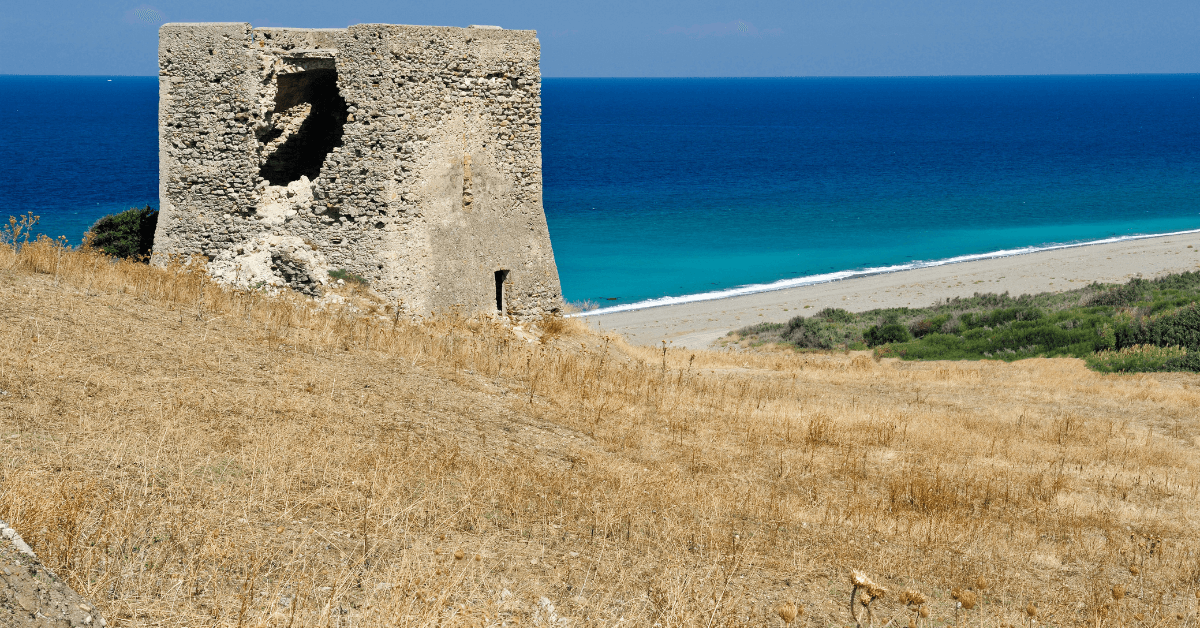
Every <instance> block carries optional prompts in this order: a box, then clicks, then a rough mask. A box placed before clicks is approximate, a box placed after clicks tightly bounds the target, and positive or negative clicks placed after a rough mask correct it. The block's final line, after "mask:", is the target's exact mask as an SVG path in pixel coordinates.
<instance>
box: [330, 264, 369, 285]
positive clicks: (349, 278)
mask: <svg viewBox="0 0 1200 628" xmlns="http://www.w3.org/2000/svg"><path fill="white" fill-rule="evenodd" d="M329 278H330V279H333V280H334V281H337V280H338V279H341V280H342V281H344V282H346V283H356V284H359V285H363V286H365V285H367V279H366V278H365V277H363V276H362V275H355V274H354V273H352V272H350V271H348V270H346V269H345V268H337V269H334V270H331V271H329Z"/></svg>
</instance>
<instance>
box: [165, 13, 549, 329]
mask: <svg viewBox="0 0 1200 628" xmlns="http://www.w3.org/2000/svg"><path fill="white" fill-rule="evenodd" d="M538 57H539V45H538V40H537V37H536V35H535V33H534V32H533V31H513V30H503V29H500V28H498V27H491V26H473V27H470V28H445V27H431V26H397V25H391V24H360V25H357V26H351V27H349V28H345V29H298V28H252V27H251V26H250V24H247V23H204V24H166V25H164V26H163V27H162V28H161V29H160V30H159V52H158V58H159V70H160V74H159V76H160V78H159V198H160V203H161V214H160V218H159V223H158V230H157V232H156V233H155V237H154V252H155V255H156V256H160V255H170V254H181V255H184V256H194V255H198V254H203V255H205V256H207V257H208V258H209V260H210V262H209V272H210V273H211V274H212V275H213V276H214V277H216V278H218V279H220V280H222V281H225V282H228V283H233V284H236V285H240V286H262V285H276V286H283V285H287V286H290V287H292V288H295V289H297V290H300V291H302V292H306V293H309V294H315V293H318V292H319V291H320V290H321V285H323V284H327V283H328V282H329V281H330V278H329V274H328V273H329V272H330V271H338V270H344V271H346V272H348V273H351V274H354V275H357V276H359V277H362V278H365V279H366V280H367V281H368V282H369V283H370V285H371V287H372V288H374V289H375V290H376V291H378V292H379V293H381V294H383V295H385V296H386V297H387V298H389V299H391V300H392V301H394V302H396V303H397V304H399V305H400V306H401V307H402V308H403V310H405V311H408V312H412V313H418V314H424V313H429V312H436V311H441V310H447V309H451V308H455V307H459V308H462V309H464V310H466V311H468V312H477V311H495V310H497V309H499V310H501V311H503V312H506V313H509V314H513V315H515V316H518V317H521V318H528V317H533V316H538V315H540V314H542V313H545V312H550V311H554V310H556V309H557V308H558V307H560V305H561V300H562V297H561V292H560V288H559V283H558V270H557V268H556V267H555V264H554V254H553V251H552V250H551V248H550V236H549V233H548V231H547V229H546V218H545V214H544V213H543V211H542V154H541V93H540V89H541V76H540V72H539V69H538ZM160 259H161V258H160ZM335 274H337V273H335Z"/></svg>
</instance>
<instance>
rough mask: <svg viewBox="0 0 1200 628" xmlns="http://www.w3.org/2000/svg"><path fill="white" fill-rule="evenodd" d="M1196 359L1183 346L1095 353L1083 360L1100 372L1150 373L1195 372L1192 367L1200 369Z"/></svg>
mask: <svg viewBox="0 0 1200 628" xmlns="http://www.w3.org/2000/svg"><path fill="white" fill-rule="evenodd" d="M1189 358H1190V359H1189ZM1197 358H1200V354H1195V353H1192V354H1189V353H1188V351H1187V349H1184V348H1183V347H1156V346H1154V345H1135V346H1131V347H1125V348H1124V349H1118V350H1116V351H1098V352H1096V353H1094V354H1092V355H1091V356H1089V357H1087V358H1085V360H1086V362H1087V365H1088V366H1089V367H1090V368H1092V369H1093V370H1096V371H1100V372H1101V373H1153V372H1157V371H1183V370H1188V371H1190V370H1197V369H1196V368H1194V367H1195V366H1200V360H1198V359H1197ZM1188 367H1192V368H1188Z"/></svg>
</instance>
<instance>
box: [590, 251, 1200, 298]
mask: <svg viewBox="0 0 1200 628" xmlns="http://www.w3.org/2000/svg"><path fill="white" fill-rule="evenodd" d="M1192 233H1200V229H1188V230H1186V231H1172V232H1170V233H1147V234H1136V235H1127V236H1117V237H1113V238H1105V239H1103V240H1089V241H1087V242H1070V243H1067V244H1050V245H1046V246H1027V247H1024V248H1019V249H1006V250H1002V251H992V252H990V253H972V254H970V255H959V256H958V257H951V258H947V259H941V260H934V261H930V262H925V261H916V262H910V263H908V264H899V265H896V266H879V267H875V268H863V269H860V270H840V271H837V272H833V273H825V274H822V275H809V276H807V277H795V278H792V279H781V280H779V281H774V282H771V283H756V284H750V285H745V286H739V287H737V288H729V289H726V290H717V291H715V292H701V293H698V294H685V295H683V296H678V297H661V298H658V299H647V300H645V301H638V302H637V303H627V304H625V305H614V306H612V307H605V308H600V309H596V310H591V311H588V312H576V313H574V314H568V315H567V316H568V317H570V318H575V317H583V316H597V315H600V314H616V313H618V312H632V311H634V310H645V309H648V308H652V307H663V306H665V305H681V304H684V303H696V302H699V301H716V300H718V299H729V298H732V297H740V296H744V295H747V294H758V293H760V292H774V291H776V290H787V289H788V288H799V287H801V286H812V285H816V284H821V283H830V282H834V281H841V280H843V279H853V278H855V277H867V276H870V275H883V274H886V273H896V272H901V271H905V270H916V269H918V268H933V267H935V266H946V265H948V264H961V263H963V262H975V261H979V260H985V259H996V258H1000V257H1012V256H1014V255H1028V254H1030V253H1041V252H1042V251H1058V250H1061V249H1074V248H1079V247H1083V246H1094V245H1097V244H1113V243H1115V242H1129V241H1131V240H1145V239H1148V238H1166V237H1170V236H1178V235H1187V234H1192Z"/></svg>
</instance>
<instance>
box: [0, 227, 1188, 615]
mask: <svg viewBox="0 0 1200 628" xmlns="http://www.w3.org/2000/svg"><path fill="white" fill-rule="evenodd" d="M389 314H390V313H389V312H387V311H383V310H380V309H379V308H378V307H377V305H375V304H370V303H367V302H357V304H355V303H351V304H347V305H344V306H337V307H326V308H324V309H320V308H318V307H316V306H315V305H314V304H313V303H312V302H311V301H305V300H303V299H299V298H294V297H289V296H281V297H266V296H264V295H262V294H257V293H244V292H243V293H239V292H234V291H229V290H225V289H223V288H221V287H219V286H217V285H214V284H212V283H211V282H209V281H208V280H207V279H206V278H205V277H204V276H203V275H202V274H199V273H195V272H190V271H189V270H188V269H186V268H182V267H178V266H176V267H173V268H170V269H158V268H151V267H147V266H144V265H138V264H132V263H126V262H113V261H110V260H108V259H106V258H104V257H102V256H98V255H96V254H93V253H91V252H87V251H74V250H70V249H63V248H61V247H58V246H56V245H54V244H53V243H51V242H47V241H42V242H39V243H31V244H29V245H27V246H25V247H24V248H23V249H22V250H21V251H20V252H19V253H17V252H15V251H14V250H13V249H11V248H0V391H4V392H3V393H0V518H3V519H4V520H6V521H10V522H12V524H13V525H14V526H15V527H17V528H18V529H19V530H20V531H21V533H22V534H23V535H24V537H25V538H26V540H28V541H29V542H30V544H31V545H32V546H33V547H34V549H35V550H36V551H37V552H38V553H39V555H40V556H41V557H42V559H43V560H44V561H45V562H46V563H47V564H48V565H49V566H51V567H52V568H55V569H57V570H58V571H59V572H60V573H61V574H62V575H63V576H65V577H66V578H67V579H68V580H69V582H70V583H71V585H72V586H73V587H75V588H76V589H77V590H78V591H80V592H81V593H84V594H86V595H89V596H91V597H92V598H94V599H95V600H96V602H97V603H98V604H99V605H100V607H101V610H102V611H103V614H104V615H105V616H106V617H107V618H109V620H110V622H112V623H116V624H117V625H121V626H393V625H399V626H432V625H441V626H459V625H461V626H472V625H487V626H492V625H518V624H520V625H551V624H553V625H580V626H583V625H616V624H619V623H621V624H624V625H636V626H641V625H646V626H649V625H654V624H660V625H662V626H693V625H694V626H742V625H755V626H763V625H778V626H782V625H784V624H785V622H786V623H787V624H788V625H812V626H825V625H846V624H848V623H853V620H852V619H851V616H852V613H853V614H854V615H855V616H858V617H860V618H863V621H864V625H866V622H870V623H872V624H873V625H874V626H876V627H879V626H881V625H884V624H885V622H888V621H891V623H892V625H893V626H902V625H904V624H906V623H907V624H908V625H909V626H912V627H913V628H916V627H918V626H920V627H921V628H925V627H936V626H942V625H946V624H948V623H958V624H961V625H963V626H964V627H967V626H971V627H973V626H976V625H978V626H982V627H987V628H1003V627H1007V626H1022V627H1025V628H1031V627H1032V626H1033V625H1034V624H1035V623H1043V624H1052V625H1056V626H1076V625H1083V624H1088V625H1091V626H1095V627H1096V628H1103V626H1106V625H1113V626H1117V625H1121V626H1124V625H1130V626H1181V627H1182V626H1195V625H1196V623H1197V618H1196V605H1197V598H1196V597H1195V592H1196V590H1197V586H1198V584H1200V543H1198V540H1200V539H1198V536H1200V535H1198V534H1197V531H1196V522H1197V521H1198V520H1200V512H1198V509H1197V505H1198V503H1200V494H1198V492H1197V491H1198V486H1197V480H1198V479H1200V458H1198V457H1197V445H1198V441H1197V437H1198V435H1200V429H1198V427H1200V426H1198V425H1197V420H1196V416H1197V408H1198V407H1200V388H1197V384H1200V379H1198V378H1197V377H1196V376H1191V375H1179V374H1170V375H1141V376H1117V375H1099V374H1096V373H1093V372H1090V371H1087V370H1086V369H1085V368H1084V367H1083V364H1082V363H1081V362H1079V361H1075V360H1028V361H1024V362H1017V363H1013V364H1006V363H1002V362H983V363H901V362H895V361H887V360H885V361H882V362H875V361H873V360H871V359H870V358H869V357H867V356H865V355H845V356H843V355H814V354H807V355H793V354H785V353H762V354H747V353H734V352H730V353H715V352H680V351H673V350H668V351H663V350H661V349H659V350H655V349H653V348H640V347H629V346H626V345H625V344H623V343H622V342H621V341H620V340H619V339H615V338H611V337H601V336H597V335H594V334H592V333H590V332H588V331H586V330H585V329H584V328H583V327H582V326H580V325H579V324H577V323H574V322H571V321H561V320H557V321H542V322H541V323H539V324H538V325H537V328H538V329H540V330H542V331H545V332H549V333H547V334H546V336H545V338H544V340H545V343H544V344H543V343H530V342H526V341H525V340H522V339H520V338H519V337H517V336H515V335H514V334H513V332H512V331H511V330H510V329H509V328H507V327H506V326H504V325H503V324H500V323H497V322H495V321H490V320H487V319H476V320H466V319H461V318H454V317H444V318H439V319H436V320H431V321H424V322H421V321H417V322H412V321H408V320H404V319H400V318H396V317H394V316H389ZM855 571H861V574H859V575H858V576H853V575H852V573H853V572H855ZM859 576H861V578H862V579H863V580H862V581H861V582H856V581H854V580H852V578H858V577H859ZM876 583H878V584H876ZM1114 587H1119V591H1120V595H1119V597H1118V595H1117V591H1118V589H1117V588H1114ZM884 589H889V590H890V591H892V593H886V594H884ZM901 591H903V593H899V592H901ZM952 593H957V597H958V599H959V600H964V599H969V600H971V604H970V605H969V606H970V608H967V606H968V605H966V604H964V605H963V607H962V608H958V607H957V606H958V603H957V602H956V601H955V600H954V599H953V598H952ZM976 600H977V602H978V603H975V601H976ZM847 602H849V608H848V607H847ZM856 604H857V605H858V606H855V605H856Z"/></svg>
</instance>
